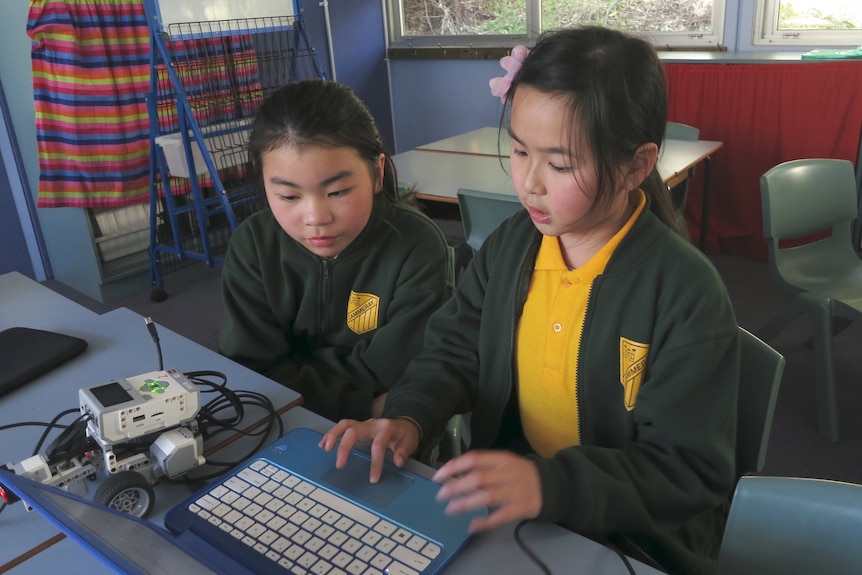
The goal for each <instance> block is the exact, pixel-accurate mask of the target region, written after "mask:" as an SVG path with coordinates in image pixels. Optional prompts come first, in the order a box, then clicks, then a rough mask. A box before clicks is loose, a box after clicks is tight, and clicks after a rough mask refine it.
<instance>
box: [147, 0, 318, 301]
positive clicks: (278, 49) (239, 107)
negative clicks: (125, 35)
mask: <svg viewBox="0 0 862 575" xmlns="http://www.w3.org/2000/svg"><path fill="white" fill-rule="evenodd" d="M150 1H152V0H150ZM149 21H150V22H151V23H152V24H151V26H152V27H153V28H152V30H151V61H152V66H151V70H150V73H151V79H150V84H151V95H150V98H149V102H148V104H149V113H150V125H151V141H152V151H153V153H152V154H151V166H150V173H151V178H150V180H151V181H150V183H151V186H150V188H151V190H150V191H151V193H150V224H151V225H150V268H151V279H152V285H153V294H152V297H153V299H156V300H159V299H164V297H166V296H167V294H166V292H165V291H164V280H163V275H164V274H166V273H169V272H172V271H176V270H178V269H181V268H184V267H186V266H188V265H190V264H192V263H194V262H206V264H207V265H210V266H211V265H217V264H220V263H222V261H223V256H224V253H225V252H226V250H227V244H228V241H229V238H230V235H231V233H232V232H233V231H234V230H235V229H236V226H237V225H238V224H239V223H240V222H242V220H244V219H245V218H247V217H248V216H249V215H251V214H253V213H254V212H256V211H258V210H259V209H261V208H262V207H264V206H265V198H264V195H263V192H262V189H260V186H259V183H258V179H257V178H256V177H255V175H254V174H253V173H252V170H251V166H250V163H249V159H248V154H247V143H248V131H249V127H250V124H251V121H252V119H253V117H254V114H255V113H256V112H257V110H258V108H259V107H260V105H261V103H262V102H263V100H264V99H265V98H266V97H267V96H268V95H269V94H270V93H272V92H273V91H274V90H276V89H277V88H279V87H281V86H283V85H285V84H287V83H290V82H294V81H298V80H304V79H309V78H321V77H323V75H322V73H321V71H320V66H319V64H318V60H317V54H316V53H315V51H314V49H313V48H312V47H311V45H310V44H309V41H308V37H307V35H306V32H305V28H304V24H303V21H302V18H301V16H298V15H297V16H276V17H271V16H270V17H262V18H244V19H235V20H215V21H203V22H183V23H177V24H170V25H168V26H167V27H166V29H161V26H160V25H158V20H157V18H149Z"/></svg>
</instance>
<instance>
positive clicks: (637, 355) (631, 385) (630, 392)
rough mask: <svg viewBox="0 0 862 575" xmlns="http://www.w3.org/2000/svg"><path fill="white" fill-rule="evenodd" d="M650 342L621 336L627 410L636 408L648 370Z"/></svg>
mask: <svg viewBox="0 0 862 575" xmlns="http://www.w3.org/2000/svg"><path fill="white" fill-rule="evenodd" d="M647 356H649V344H646V343H638V342H636V341H633V340H630V339H626V338H624V337H621V338H620V383H621V384H622V385H623V389H624V390H625V392H624V397H625V405H626V410H628V411H631V410H633V409H634V408H635V402H636V401H637V397H638V391H639V390H640V388H641V384H642V383H643V380H644V373H645V372H646V363H647Z"/></svg>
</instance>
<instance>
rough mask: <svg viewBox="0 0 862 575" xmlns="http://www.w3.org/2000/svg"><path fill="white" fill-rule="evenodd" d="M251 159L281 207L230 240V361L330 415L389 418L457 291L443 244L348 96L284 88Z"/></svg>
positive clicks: (315, 88)
mask: <svg viewBox="0 0 862 575" xmlns="http://www.w3.org/2000/svg"><path fill="white" fill-rule="evenodd" d="M249 156H250V159H251V163H252V166H253V168H255V169H256V170H257V171H258V172H259V174H260V176H261V178H262V183H263V187H264V189H265V192H266V199H267V202H268V204H269V209H268V210H262V211H260V212H259V213H256V214H254V215H252V216H250V217H249V218H248V219H246V220H245V221H244V222H243V223H242V224H241V225H240V226H238V228H237V229H236V231H235V232H234V234H233V236H232V237H231V241H230V245H229V248H228V252H227V255H226V257H225V262H224V269H223V272H222V282H223V290H222V291H223V296H224V307H225V316H224V323H223V326H222V332H221V337H220V341H219V347H220V351H221V353H223V354H224V355H226V356H227V357H230V358H231V359H233V360H235V361H238V362H239V363H242V364H244V365H246V366H248V367H250V368H252V369H254V370H256V371H259V372H260V373H262V374H264V375H266V376H267V377H270V378H271V379H274V380H275V381H278V382H279V383H282V384H284V385H286V386H288V387H290V388H292V389H294V390H296V391H297V392H298V393H300V394H301V395H302V397H303V400H304V406H305V407H307V408H308V409H310V410H312V411H315V412H317V413H318V414H320V415H323V416H324V417H328V418H330V419H338V418H342V417H355V418H367V417H372V416H379V415H380V413H381V409H382V407H383V403H384V401H385V397H386V392H387V391H388V390H389V388H390V387H391V386H392V384H393V383H394V382H395V381H396V380H397V379H398V378H399V377H400V376H401V375H402V373H403V371H404V368H405V367H406V365H407V362H408V361H409V359H410V358H411V357H413V356H414V355H415V354H416V353H418V352H419V350H420V349H421V346H422V337H423V331H424V328H425V324H426V322H427V320H428V318H429V316H430V315H431V314H432V313H433V312H434V311H435V310H436V309H437V308H439V307H440V305H441V304H442V303H443V301H444V300H445V299H446V298H447V297H448V296H449V294H450V292H451V281H450V278H449V273H448V265H447V258H448V251H447V246H446V241H445V239H444V237H443V234H442V233H441V232H440V230H439V229H438V228H437V226H436V225H435V224H434V223H433V222H432V221H431V220H430V219H429V218H427V217H426V216H425V215H423V214H422V213H420V212H419V211H418V210H416V209H415V208H414V207H412V206H410V205H408V203H405V202H404V201H402V200H400V199H399V196H398V190H397V180H396V174H395V166H394V164H393V163H392V159H391V158H390V157H389V155H388V154H387V153H386V152H385V151H384V149H383V142H382V139H381V137H380V134H379V132H378V130H377V126H376V125H375V123H374V119H373V117H372V116H371V113H370V112H369V111H368V109H367V108H366V107H365V105H364V104H363V103H362V101H361V100H360V99H359V98H358V97H357V96H356V95H355V94H354V93H353V92H352V91H351V90H350V89H349V88H347V87H345V86H343V85H340V84H336V83H334V82H328V81H324V80H308V81H301V82H296V83H292V84H288V85H286V86H283V87H282V88H280V89H278V90H277V91H275V92H274V93H273V94H272V95H270V96H269V97H268V98H266V100H265V101H264V102H263V104H262V106H261V107H260V110H259V111H258V113H257V115H256V116H255V118H254V122H253V124H252V126H251V133H250V136H249Z"/></svg>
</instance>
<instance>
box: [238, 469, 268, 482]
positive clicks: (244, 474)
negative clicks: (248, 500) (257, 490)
mask: <svg viewBox="0 0 862 575" xmlns="http://www.w3.org/2000/svg"><path fill="white" fill-rule="evenodd" d="M236 476H237V477H239V478H240V479H242V480H243V481H247V482H249V483H251V484H252V485H254V486H256V487H260V486H261V485H263V484H264V483H266V482H267V481H269V478H267V477H266V476H265V475H263V474H261V473H258V472H257V471H254V470H253V469H250V468H248V467H247V468H245V469H243V470H242V471H240V472H239V473H237V474H236Z"/></svg>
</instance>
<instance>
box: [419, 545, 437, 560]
mask: <svg viewBox="0 0 862 575" xmlns="http://www.w3.org/2000/svg"><path fill="white" fill-rule="evenodd" d="M440 551H442V549H440V546H439V545H435V544H434V543H429V544H428V545H426V546H425V548H424V549H423V550H422V555H424V556H425V557H428V558H429V559H436V558H437V556H438V555H440Z"/></svg>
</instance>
